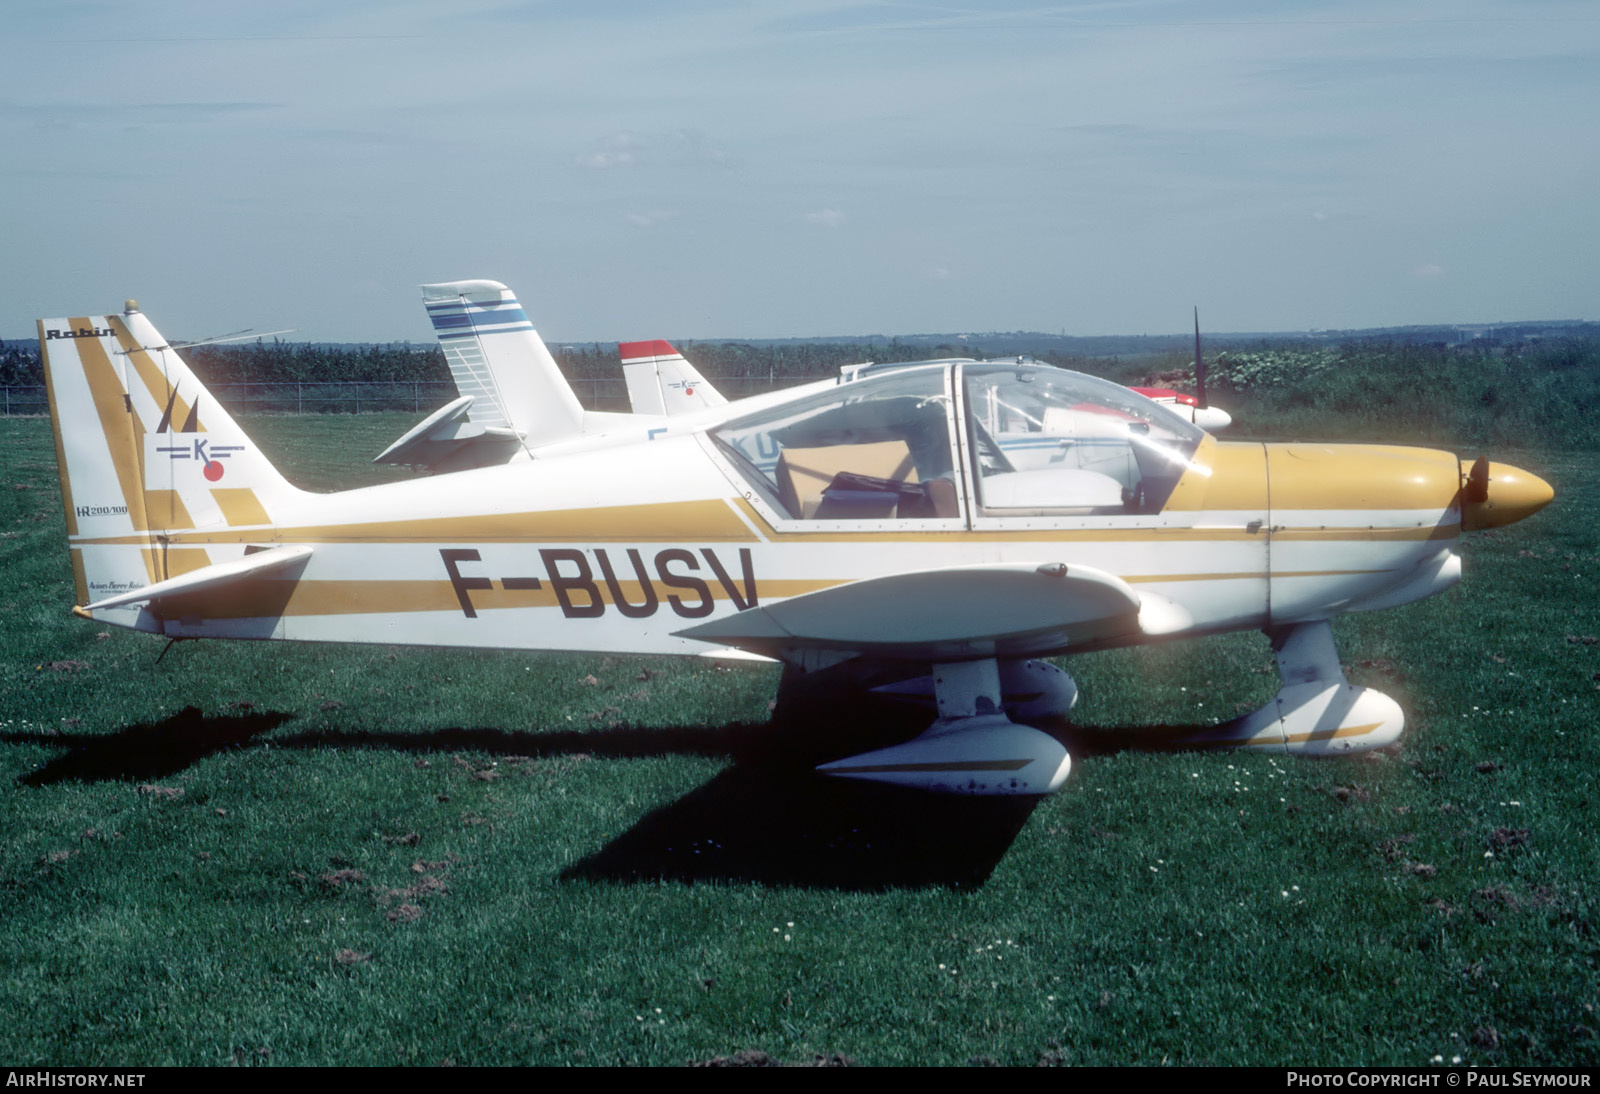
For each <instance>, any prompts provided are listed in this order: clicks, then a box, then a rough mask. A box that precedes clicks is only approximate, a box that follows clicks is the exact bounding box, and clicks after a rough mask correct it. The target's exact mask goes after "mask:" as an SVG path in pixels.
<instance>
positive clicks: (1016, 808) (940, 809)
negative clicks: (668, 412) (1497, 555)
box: [0, 707, 1201, 891]
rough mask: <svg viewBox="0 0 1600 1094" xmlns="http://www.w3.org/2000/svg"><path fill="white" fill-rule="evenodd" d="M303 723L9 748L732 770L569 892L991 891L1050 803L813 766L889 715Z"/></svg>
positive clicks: (76, 754) (111, 776)
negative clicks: (589, 725) (299, 727)
mask: <svg viewBox="0 0 1600 1094" xmlns="http://www.w3.org/2000/svg"><path fill="white" fill-rule="evenodd" d="M293 718H294V715H293V714H290V713H285V712H279V711H265V712H249V713H240V714H227V715H212V716H207V715H205V714H203V713H202V712H201V711H199V710H197V709H195V708H193V707H190V708H186V709H185V710H183V711H180V712H178V713H177V714H174V715H172V716H171V717H169V718H166V719H163V720H162V721H160V722H155V723H149V724H143V725H136V726H131V727H128V728H127V729H124V730H122V731H120V732H118V733H114V734H93V733H58V734H48V735H47V734H43V733H7V734H3V735H0V740H4V741H6V742H10V743H29V744H38V745H43V746H46V747H52V748H60V749H64V750H65V751H64V752H62V754H60V755H58V756H56V757H55V758H53V759H52V760H50V761H49V762H47V763H46V764H45V765H44V766H43V767H41V768H40V769H38V770H36V771H33V772H31V773H29V774H27V775H24V776H22V777H21V778H19V779H18V780H17V784H18V785H20V786H28V787H45V786H51V785H55V784H58V783H63V782H102V781H123V782H150V781H154V780H158V779H163V778H169V777H171V776H173V775H176V774H178V773H180V772H182V771H184V770H185V769H187V768H189V767H190V766H192V765H193V764H195V763H197V762H199V761H200V760H203V759H206V758H207V757H209V756H213V755H217V754H219V753H223V752H226V751H230V750H234V749H242V748H248V747H250V746H251V745H253V744H257V743H270V745H271V746H272V747H273V748H278V749H298V750H305V751H309V750H313V749H319V748H334V747H337V748H343V749H357V748H366V749H373V750H381V751H392V752H403V753H415V754H418V755H435V754H440V753H445V754H448V753H453V752H476V753H480V754H485V755H489V756H524V757H549V756H571V755H578V754H586V755H589V756H598V757H606V758H615V759H626V758H648V757H656V756H704V757H707V758H719V757H732V759H733V762H732V764H730V765H729V766H728V767H726V768H725V769H723V770H722V771H721V772H719V773H718V774H717V775H716V776H714V777H713V778H712V779H711V780H709V781H708V782H706V783H705V784H703V785H701V786H699V787H697V788H696V789H694V790H692V791H690V792H689V793H688V794H685V795H684V796H683V797H681V798H679V799H677V800H676V801H674V802H671V803H669V804H667V805H665V806H662V807H660V808H658V809H655V810H653V811H651V812H650V813H647V814H646V815H644V816H643V817H640V818H639V819H638V820H637V821H636V822H634V824H633V825H632V826H631V827H629V828H628V829H627V830H626V831H624V832H622V833H621V834H620V835H617V836H615V837H613V838H611V839H610V840H609V842H607V843H606V844H605V846H603V847H601V848H600V849H599V850H597V851H595V852H594V853H593V854H590V855H589V856H587V857H586V858H584V859H582V860H581V861H579V862H577V863H575V864H573V865H572V866H570V867H568V868H567V869H566V870H564V871H563V872H562V874H561V878H562V880H578V879H584V880H597V881H612V882H636V881H652V882H653V881H658V880H662V879H666V880H675V881H682V882H691V883H692V882H729V881H737V882H759V883H762V884H768V885H780V886H789V885H800V886H810V887H822V888H835V889H842V890H854V891H880V890H886V889H896V888H928V887H943V888H958V889H965V888H975V887H979V886H982V885H983V884H984V883H985V882H986V881H987V880H988V878H989V876H990V874H991V873H992V872H993V870H994V868H995V866H996V864H998V863H999V861H1000V859H1001V858H1003V857H1004V855H1005V854H1006V852H1007V851H1008V850H1009V848H1010V846H1011V844H1012V843H1013V841H1014V840H1015V839H1016V837H1017V834H1018V833H1019V832H1020V831H1021V830H1022V826H1023V825H1024V824H1025V823H1027V820H1028V817H1029V816H1030V815H1031V814H1032V812H1033V810H1034V808H1035V806H1036V805H1037V804H1038V800H1039V799H1036V798H1026V797H1021V798H1009V797H998V798H996V797H974V798H967V797H961V796H959V795H946V794H930V793H928V792H926V791H921V790H912V789H902V788H898V787H892V786H883V785H876V784H867V783H860V782H854V781H851V780H848V779H837V778H828V777H825V776H821V775H817V774H815V773H814V772H813V771H812V770H811V768H812V766H814V765H815V764H816V763H818V762H821V761H823V760H827V759H829V758H831V757H833V756H836V755H839V754H841V753H843V752H846V751H850V750H855V749H860V748H861V747H863V746H866V747H881V746H883V745H888V744H892V743H894V742H896V741H898V740H904V739H906V737H908V736H910V735H913V734H915V733H916V732H917V731H918V728H917V723H916V720H915V718H909V719H908V718H906V717H903V716H900V715H898V714H897V712H895V711H893V710H889V711H884V710H879V711H876V712H874V713H873V716H872V720H871V721H870V722H868V721H867V720H865V719H861V718H843V719H838V720H836V721H834V722H833V723H832V724H830V725H829V726H828V727H827V728H826V729H822V730H819V729H817V728H816V727H815V726H812V727H801V726H796V725H784V724H776V725H750V724H746V723H732V724H728V725H722V726H702V727H666V728H649V727H635V726H623V727H614V728H607V729H597V730H589V731H586V732H585V731H576V730H565V729H563V730H553V731H539V730H532V731H524V732H507V731H504V730H498V729H481V728H478V729H469V728H453V729H440V730H436V731H434V732H431V733H385V732H374V731H361V730H338V729H319V730H315V731H308V732H302V733H292V734H289V735H281V734H279V735H274V736H273V737H272V738H271V739H270V741H269V742H262V741H260V740H258V739H259V738H262V737H263V736H264V735H265V734H268V733H271V732H272V731H274V730H277V729H279V728H280V727H281V726H283V725H284V724H285V723H288V722H290V721H291V720H292V719H293ZM1199 728H1201V727H1198V726H1170V727H1136V728H1135V727H1129V728H1124V729H1106V730H1101V729H1095V730H1084V729H1074V728H1072V727H1067V726H1062V727H1059V728H1058V729H1057V730H1056V734H1057V735H1058V736H1059V737H1061V739H1062V740H1063V741H1064V743H1066V745H1067V746H1068V748H1069V749H1070V750H1071V751H1072V754H1073V755H1074V756H1077V757H1084V756H1094V755H1106V754H1110V753H1114V752H1119V751H1127V750H1137V751H1168V750H1172V749H1173V748H1175V747H1176V746H1175V745H1174V744H1173V743H1172V742H1173V741H1174V740H1175V739H1177V738H1179V737H1182V736H1184V735H1187V734H1190V733H1193V732H1194V731H1196V730H1197V729H1199Z"/></svg>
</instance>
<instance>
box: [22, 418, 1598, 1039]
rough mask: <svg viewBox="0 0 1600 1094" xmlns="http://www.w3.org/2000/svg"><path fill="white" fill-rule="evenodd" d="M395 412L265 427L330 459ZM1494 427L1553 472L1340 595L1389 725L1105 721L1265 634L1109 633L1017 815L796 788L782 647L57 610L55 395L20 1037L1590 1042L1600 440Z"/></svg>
mask: <svg viewBox="0 0 1600 1094" xmlns="http://www.w3.org/2000/svg"><path fill="white" fill-rule="evenodd" d="M410 422H411V418H410V416H404V415H402V416H388V415H373V416H370V417H368V416H364V417H361V418H351V417H326V418H316V417H305V418H288V417H286V418H264V419H258V420H255V421H252V422H251V423H249V426H248V427H249V428H250V429H251V430H252V431H253V433H254V434H255V435H256V436H257V438H258V439H259V440H260V441H261V442H262V443H263V446H264V447H266V448H267V449H269V451H271V452H273V453H274V455H275V458H277V459H278V460H279V462H280V465H281V466H283V467H284V469H285V470H286V471H287V472H288V473H289V474H290V475H291V477H295V478H296V479H297V480H299V481H301V482H303V483H305V484H307V485H311V486H314V487H321V488H326V487H329V486H332V485H334V484H336V483H345V484H353V483H356V482H366V481H376V480H377V479H379V478H383V477H392V476H395V475H400V474H403V473H402V472H395V471H392V470H388V469H373V468H371V467H369V466H367V465H366V463H365V461H366V460H367V459H369V458H370V456H371V455H372V454H375V453H376V452H377V451H379V450H380V449H381V448H382V447H383V446H384V445H385V444H386V443H387V442H388V441H389V440H391V439H393V437H395V436H397V435H398V434H399V433H400V432H401V431H402V430H403V429H404V428H405V427H406V426H407V425H409V424H410ZM1473 454H1475V453H1473ZM1494 455H1495V456H1496V458H1501V459H1507V460H1509V461H1510V462H1513V463H1519V464H1521V465H1522V466H1526V467H1529V468H1530V469H1532V470H1535V471H1537V472H1539V473H1540V474H1543V475H1545V476H1546V477H1547V478H1548V479H1549V480H1550V481H1551V482H1552V484H1554V485H1555V487H1556V489H1557V500H1556V502H1555V503H1554V504H1553V505H1552V506H1551V507H1550V508H1549V509H1547V510H1546V511H1545V512H1544V513H1542V514H1540V515H1538V516H1537V517H1535V518H1533V519H1532V520H1529V521H1526V522H1524V523H1522V524H1519V525H1516V526H1513V527H1511V528H1508V529H1505V530H1502V531H1500V532H1494V533H1487V534H1483V535H1479V536H1476V537H1474V538H1472V539H1470V540H1469V541H1468V543H1467V547H1466V551H1467V578H1466V580H1465V581H1464V583H1463V584H1462V585H1461V586H1460V587H1458V588H1457V589H1454V590H1452V591H1451V592H1449V593H1446V594H1444V595H1442V596H1439V597H1435V598H1433V599H1432V600H1429V601H1426V602H1423V603H1421V604H1417V605H1412V606H1409V607H1406V608H1402V609H1398V610H1394V611H1388V612H1380V613H1373V614H1370V615H1361V616H1352V617H1348V618H1346V619H1342V620H1340V621H1338V623H1337V624H1336V633H1337V635H1338V637H1339V641H1340V645H1341V653H1342V655H1343V656H1344V658H1345V661H1346V663H1347V665H1348V667H1349V671H1350V673H1351V675H1352V678H1354V679H1356V680H1357V681H1358V682H1362V683H1369V684H1373V685H1375V686H1378V687H1381V688H1383V689H1384V690H1386V691H1388V692H1390V693H1391V694H1393V695H1395V696H1396V698H1398V699H1399V700H1400V701H1401V703H1402V704H1403V705H1404V706H1405V707H1406V710H1407V714H1408V719H1409V723H1410V724H1409V728H1408V730H1407V733H1406V736H1405V738H1404V739H1403V741H1402V743H1401V745H1400V746H1399V748H1398V749H1397V750H1396V751H1393V752H1384V753H1378V754H1375V755H1372V756H1369V757H1366V758H1360V759H1347V760H1329V761H1310V760H1291V759H1285V758H1281V757H1279V758H1276V759H1268V758H1266V757H1262V756H1254V755H1251V756H1246V755H1242V754H1225V753H1216V754H1193V753H1172V752H1157V751H1146V750H1140V749H1138V748H1136V747H1130V746H1128V745H1127V744H1126V742H1128V741H1136V740H1138V739H1139V735H1138V734H1137V733H1127V732H1124V733H1122V734H1120V736H1119V735H1118V734H1117V733H1115V732H1113V731H1114V730H1116V729H1123V730H1136V729H1138V728H1139V727H1150V726H1162V725H1186V724H1198V723H1202V722H1205V721H1209V720H1210V719H1211V718H1213V717H1223V716H1227V715H1231V714H1233V713H1236V712H1238V711H1241V710H1243V709H1247V708H1249V707H1250V706H1253V705H1255V704H1258V703H1259V702H1261V701H1263V700H1264V699H1265V698H1266V697H1267V696H1269V695H1270V694H1271V693H1272V691H1273V690H1274V688H1275V686H1276V674H1275V671H1274V670H1273V668H1272V660H1271V656H1270V653H1269V651H1268V649H1267V645H1266V641H1265V639H1264V638H1262V637H1261V636H1259V635H1239V636H1231V637H1227V638H1222V639H1211V640H1206V641H1202V642H1194V643H1187V644H1174V645H1171V646H1166V647H1161V648H1152V649H1144V650H1133V651H1123V652H1118V653H1114V654H1099V655H1093V656H1088V657H1083V658H1078V659H1075V660H1072V661H1070V662H1068V663H1067V664H1068V665H1069V667H1070V669H1071V670H1072V672H1073V673H1074V675H1075V676H1076V678H1077V679H1078V681H1079V683H1080V685H1081V687H1082V694H1083V698H1082V701H1081V702H1080V704H1079V708H1078V719H1079V729H1078V733H1077V743H1076V747H1075V748H1074V754H1075V759H1076V764H1075V768H1074V771H1073V773H1072V776H1071V778H1070V779H1069V780H1068V783H1067V785H1066V787H1065V788H1064V789H1063V790H1062V791H1061V792H1060V793H1058V794H1056V795H1055V796H1053V797H1050V798H1046V799H1043V800H1042V801H1039V802H1037V803H1032V802H1028V803H1017V802H1005V801H1001V802H985V801H967V800H955V799H947V798H939V797H933V796H927V795H922V794H916V793H909V792H897V791H893V790H890V789H885V788H875V787H864V786H856V785H850V784H845V783H835V782H830V781H825V780H820V779H817V778H815V777H812V776H810V775H808V774H807V773H806V771H805V768H804V766H803V764H802V763H801V762H800V761H799V760H798V759H797V757H802V756H806V755H807V754H808V751H809V750H811V749H812V748H813V742H810V741H806V740H801V739H796V738H795V736H794V735H793V734H789V733H780V732H777V731H774V730H771V729H769V728H768V727H767V726H766V724H765V723H766V719H767V714H768V703H769V700H770V699H771V698H772V695H773V692H774V688H775V685H776V673H775V672H774V671H773V670H772V669H770V668H766V667H759V666H757V667H740V668H734V669H724V668H715V667H712V666H709V665H703V664H698V663H695V664H689V663H682V662H675V661H669V660H660V659H656V660H635V659H623V658H603V657H584V656H533V655H519V654H508V653H495V654H480V653H464V652H451V651H444V652H433V651H426V650H415V649H394V650H391V649H387V648H379V647H365V648H360V647H317V646H298V645H290V644H260V645H257V644H245V643H239V644H228V643H209V644H208V643H181V644H179V645H176V646H174V647H173V648H171V649H170V650H167V651H166V652H165V655H164V656H163V650H164V647H165V645H166V644H165V643H164V642H163V641H161V640H159V639H155V638H151V637H147V636H141V635H134V634H130V633H127V632H123V631H115V630H113V631H104V630H102V629H101V628H99V627H97V626H96V625H94V624H92V623H89V622H86V621H83V620H79V619H76V618H74V617H72V616H71V615H70V614H69V608H70V607H71V600H72V593H71V586H70V575H69V572H68V568H67V564H66V551H65V548H64V530H63V522H62V516H61V508H60V500H59V493H58V490H57V486H56V481H55V479H56V474H55V458H54V453H53V451H52V450H51V444H50V430H49V426H48V423H46V422H43V421H40V420H7V421H0V466H3V469H4V470H3V474H0V558H3V560H4V571H3V572H4V584H3V590H0V607H3V611H0V648H3V649H4V651H5V658H4V661H3V663H0V722H3V723H4V724H3V725H0V779H3V784H4V785H3V790H0V794H3V797H0V801H3V802H4V805H3V809H4V818H5V830H6V833H7V839H6V841H5V846H4V850H3V852H0V1008H3V1013H4V1014H5V1015H6V1016H7V1021H6V1022H5V1023H4V1025H3V1027H0V1060H3V1061H5V1062H6V1063H8V1064H14V1065H34V1064H99V1065H110V1064H122V1065H130V1064H167V1063H173V1064H225V1063H239V1064H251V1065H265V1064H303V1063H318V1064H393V1063H413V1062H415V1063H428V1064H432V1063H440V1062H444V1061H453V1062H455V1063H457V1064H514V1063H537V1064H565V1063H623V1062H626V1063H641V1064H682V1063H687V1062H691V1061H707V1060H712V1059H714V1058H718V1057H731V1056H733V1055H734V1054H736V1053H741V1052H745V1053H748V1052H762V1053H766V1054H768V1055H769V1056H770V1057H771V1058H773V1059H775V1060H778V1061H782V1062H786V1063H806V1062H812V1061H814V1060H817V1059H818V1058H824V1059H831V1058H833V1057H834V1054H842V1055H843V1056H844V1057H847V1058H849V1059H850V1060H853V1061H855V1062H857V1063H860V1064H962V1063H966V1062H968V1061H991V1060H992V1061H997V1062H1000V1063H1003V1064H1027V1065H1031V1064H1034V1063H1038V1062H1052V1063H1055V1062H1059V1063H1133V1062H1139V1063H1161V1062H1169V1063H1179V1064H1200V1063H1220V1064H1246V1063H1254V1064H1263V1063H1268V1064H1288V1063H1295V1064H1315V1063H1321V1064H1400V1065H1418V1064H1426V1063H1428V1062H1429V1061H1430V1060H1433V1059H1435V1058H1436V1057H1441V1058H1442V1059H1443V1060H1444V1061H1447V1062H1448V1061H1450V1060H1452V1059H1453V1058H1454V1057H1457V1056H1459V1057H1460V1058H1461V1059H1462V1060H1463V1061H1464V1062H1472V1063H1477V1064H1587V1065H1591V1066H1592V1065H1595V1064H1597V1063H1600V1035H1597V1031H1600V1019H1597V1015H1596V1013H1595V1009H1596V1006H1597V1005H1600V977H1597V972H1596V967H1595V962H1596V958H1597V956H1600V944H1597V938H1596V931H1597V928H1600V925H1597V923H1596V910H1597V904H1596V901H1597V891H1596V880H1597V877H1600V854H1597V850H1600V848H1597V844H1596V839H1595V836H1594V835H1593V815H1594V812H1595V805H1594V772H1595V770H1596V768H1597V766H1600V764H1597V760H1600V755H1597V753H1600V749H1597V746H1596V738H1595V722H1596V714H1597V711H1600V692H1597V680H1596V678H1597V676H1600V597H1597V596H1596V594H1595V591H1594V589H1595V582H1596V579H1597V577H1600V558H1597V551H1600V545H1597V543H1596V528H1597V523H1600V496H1597V494H1600V491H1597V488H1596V485H1595V483H1596V472H1597V471H1600V458H1597V456H1596V455H1595V454H1593V453H1565V454H1555V455H1537V454H1530V453H1498V452H1497V453H1495V454H1494Z"/></svg>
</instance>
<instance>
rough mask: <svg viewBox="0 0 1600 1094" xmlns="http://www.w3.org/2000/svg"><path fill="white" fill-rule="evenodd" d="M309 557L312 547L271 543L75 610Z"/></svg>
mask: <svg viewBox="0 0 1600 1094" xmlns="http://www.w3.org/2000/svg"><path fill="white" fill-rule="evenodd" d="M310 557H311V548H310V547H303V546H300V547H272V548H269V549H267V550H265V551H257V552H256V553H254V554H250V555H245V556H244V557H243V558H241V559H236V560H234V561H233V562H218V563H216V564H215V565H212V566H206V567H203V568H201V569H199V570H193V571H191V572H189V573H186V574H184V575H182V576H181V577H174V578H169V579H168V580H166V581H158V582H156V583H155V584H154V585H146V586H145V587H144V588H142V589H135V590H133V591H132V592H128V593H121V594H119V595H117V596H111V597H107V598H106V599H104V600H100V601H96V602H95V603H93V604H90V605H88V606H87V607H84V608H77V609H74V610H75V611H77V612H80V613H84V612H95V611H99V610H101V609H102V608H117V607H121V606H122V605H124V604H141V603H145V602H147V601H151V600H159V599H161V598H162V597H166V596H177V595H179V594H181V593H197V592H203V591H205V590H207V589H216V588H220V587H221V586H224V585H231V584H233V583H234V582H237V581H244V580H246V579H248V578H252V577H260V576H261V575H263V574H269V573H272V572H273V571H275V570H282V569H285V568H286V567H289V566H292V565H294V564H295V563H297V562H303V561H304V560H306V559H308V558H310Z"/></svg>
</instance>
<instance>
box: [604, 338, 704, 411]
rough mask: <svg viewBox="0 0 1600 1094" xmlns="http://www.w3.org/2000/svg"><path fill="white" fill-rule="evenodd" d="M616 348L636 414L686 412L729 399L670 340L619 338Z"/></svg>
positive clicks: (702, 408)
mask: <svg viewBox="0 0 1600 1094" xmlns="http://www.w3.org/2000/svg"><path fill="white" fill-rule="evenodd" d="M617 352H618V353H619V354H620V355H621V357H622V374H623V375H624V376H625V377H627V380H628V401H629V402H630V403H631V404H632V405H633V412H634V413H635V414H665V415H668V416H673V415H678V414H689V413H691V412H693V411H696V410H706V409H709V408H710V407H714V406H724V405H726V404H727V402H728V400H727V399H725V398H723V395H722V392H720V391H718V390H717V389H716V388H714V387H712V386H711V383H710V381H708V380H707V379H706V378H705V377H704V376H701V375H700V373H699V371H698V370H697V369H696V368H695V367H694V366H693V365H691V364H690V363H689V362H688V361H686V360H684V357H683V354H681V353H679V352H678V351H677V350H675V349H673V348H672V344H671V343H670V342H663V341H662V340H660V339H659V338H658V339H656V340H654V341H651V342H619V343H617Z"/></svg>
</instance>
